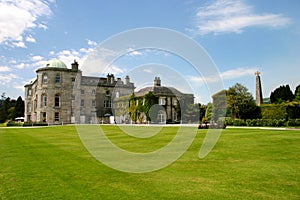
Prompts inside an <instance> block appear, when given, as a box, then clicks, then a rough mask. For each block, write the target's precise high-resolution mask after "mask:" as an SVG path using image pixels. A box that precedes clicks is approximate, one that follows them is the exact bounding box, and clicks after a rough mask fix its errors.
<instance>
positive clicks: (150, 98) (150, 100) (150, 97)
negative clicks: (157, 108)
mask: <svg viewBox="0 0 300 200" xmlns="http://www.w3.org/2000/svg"><path fill="white" fill-rule="evenodd" d="M144 98H145V103H144V106H143V107H144V108H143V111H144V112H145V114H146V118H147V121H150V120H151V119H150V116H149V110H150V108H151V107H152V106H153V105H155V104H157V103H158V97H156V96H154V94H153V92H151V91H150V92H148V93H147V94H146V95H145V97H144Z"/></svg>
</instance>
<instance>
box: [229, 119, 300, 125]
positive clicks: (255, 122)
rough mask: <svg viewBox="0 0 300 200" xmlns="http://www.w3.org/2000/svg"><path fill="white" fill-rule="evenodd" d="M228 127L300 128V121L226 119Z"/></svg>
mask: <svg viewBox="0 0 300 200" xmlns="http://www.w3.org/2000/svg"><path fill="white" fill-rule="evenodd" d="M225 123H226V125H227V126H269V127H286V126H300V119H289V120H285V119H247V120H242V119H226V121H225Z"/></svg>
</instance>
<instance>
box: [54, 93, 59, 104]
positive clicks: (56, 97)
mask: <svg viewBox="0 0 300 200" xmlns="http://www.w3.org/2000/svg"><path fill="white" fill-rule="evenodd" d="M59 104H60V97H59V95H58V94H56V95H55V97H54V106H55V107H59V106H60V105H59Z"/></svg>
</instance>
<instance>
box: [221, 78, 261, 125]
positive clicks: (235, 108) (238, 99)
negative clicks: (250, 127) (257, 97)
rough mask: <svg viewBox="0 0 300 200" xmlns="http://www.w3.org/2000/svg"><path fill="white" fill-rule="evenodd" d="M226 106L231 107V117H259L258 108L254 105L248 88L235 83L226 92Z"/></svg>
mask: <svg viewBox="0 0 300 200" xmlns="http://www.w3.org/2000/svg"><path fill="white" fill-rule="evenodd" d="M226 99H227V106H228V108H229V109H231V114H232V118H240V119H253V118H259V116H260V114H259V113H260V109H259V107H257V106H256V104H255V101H254V99H253V96H252V94H251V93H250V92H249V91H248V88H246V87H245V86H243V85H242V84H240V83H236V84H235V85H233V86H232V87H230V88H229V89H228V90H227V92H226Z"/></svg>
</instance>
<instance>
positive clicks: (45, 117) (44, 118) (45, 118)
mask: <svg viewBox="0 0 300 200" xmlns="http://www.w3.org/2000/svg"><path fill="white" fill-rule="evenodd" d="M46 120H47V114H46V113H45V112H43V113H42V121H43V122H46Z"/></svg>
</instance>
